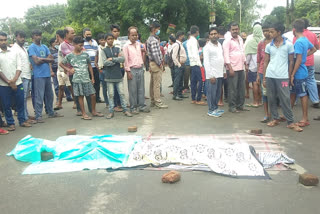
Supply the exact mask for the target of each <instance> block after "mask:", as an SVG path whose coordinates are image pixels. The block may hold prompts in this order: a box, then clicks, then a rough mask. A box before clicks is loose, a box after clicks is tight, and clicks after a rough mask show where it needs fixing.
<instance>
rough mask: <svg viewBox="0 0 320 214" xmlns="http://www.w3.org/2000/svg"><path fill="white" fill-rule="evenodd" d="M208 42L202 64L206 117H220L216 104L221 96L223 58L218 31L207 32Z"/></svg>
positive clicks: (215, 29) (220, 111)
mask: <svg viewBox="0 0 320 214" xmlns="http://www.w3.org/2000/svg"><path fill="white" fill-rule="evenodd" d="M209 39H210V41H209V42H208V43H207V44H206V46H205V47H204V50H203V64H204V68H205V70H206V87H207V101H208V107H209V110H208V116H211V117H221V115H222V114H223V113H224V111H223V110H219V109H218V102H219V100H220V96H221V89H222V87H221V85H222V80H223V77H224V76H225V75H226V73H225V72H224V71H225V70H224V58H223V50H222V45H221V44H220V42H218V40H219V33H218V29H217V28H215V27H213V28H210V30H209Z"/></svg>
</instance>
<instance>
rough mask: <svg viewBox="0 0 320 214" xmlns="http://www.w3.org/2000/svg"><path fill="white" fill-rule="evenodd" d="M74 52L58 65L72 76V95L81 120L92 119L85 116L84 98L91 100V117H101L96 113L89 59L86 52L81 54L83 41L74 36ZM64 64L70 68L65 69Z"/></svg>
mask: <svg viewBox="0 0 320 214" xmlns="http://www.w3.org/2000/svg"><path fill="white" fill-rule="evenodd" d="M73 46H74V50H73V52H72V53H70V54H68V55H67V56H66V57H65V58H64V59H63V61H62V62H61V63H60V66H61V67H62V68H63V69H65V70H67V71H68V72H69V73H71V74H73V78H72V82H73V90H74V95H75V96H76V97H78V100H79V104H80V109H81V113H82V119H83V120H91V119H92V118H91V117H89V116H88V115H87V113H86V112H85V109H84V102H83V100H84V96H86V97H88V96H90V98H91V109H92V116H94V117H103V115H102V114H101V113H98V112H97V111H96V96H95V93H96V91H95V89H94V87H93V84H94V81H95V79H94V76H93V70H92V67H91V59H90V57H89V55H88V54H87V53H86V52H83V46H84V41H83V39H82V38H81V37H80V36H76V37H74V39H73ZM66 64H69V65H71V66H72V68H70V67H67V66H66ZM88 70H89V72H90V75H91V80H90V77H89V72H88Z"/></svg>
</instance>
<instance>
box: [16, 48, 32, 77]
mask: <svg viewBox="0 0 320 214" xmlns="http://www.w3.org/2000/svg"><path fill="white" fill-rule="evenodd" d="M12 50H14V51H15V52H17V53H18V54H19V56H20V59H21V75H20V76H21V78H25V79H28V80H30V79H31V69H30V61H29V55H28V51H27V49H26V48H25V47H21V46H20V45H18V44H17V43H14V45H13V46H12Z"/></svg>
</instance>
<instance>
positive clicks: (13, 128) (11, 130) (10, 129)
mask: <svg viewBox="0 0 320 214" xmlns="http://www.w3.org/2000/svg"><path fill="white" fill-rule="evenodd" d="M7 130H8V131H10V132H13V131H14V130H16V127H15V126H14V125H9V127H8V129H7Z"/></svg>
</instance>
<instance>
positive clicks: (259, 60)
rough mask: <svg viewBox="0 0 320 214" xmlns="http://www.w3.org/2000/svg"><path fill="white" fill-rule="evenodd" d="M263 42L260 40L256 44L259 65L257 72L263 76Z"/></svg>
mask: <svg viewBox="0 0 320 214" xmlns="http://www.w3.org/2000/svg"><path fill="white" fill-rule="evenodd" d="M264 41H265V40H262V41H261V42H259V44H258V51H257V63H259V68H258V72H259V73H260V74H263V66H264V56H265V49H266V44H265V43H264Z"/></svg>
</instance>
